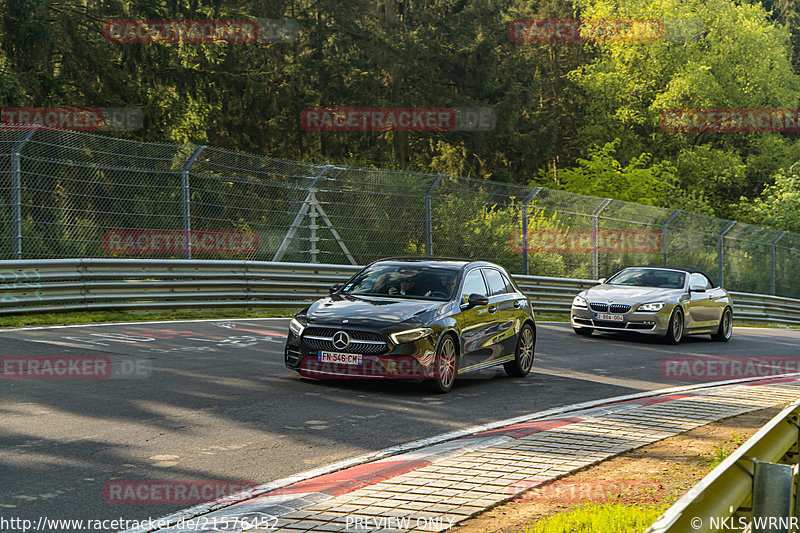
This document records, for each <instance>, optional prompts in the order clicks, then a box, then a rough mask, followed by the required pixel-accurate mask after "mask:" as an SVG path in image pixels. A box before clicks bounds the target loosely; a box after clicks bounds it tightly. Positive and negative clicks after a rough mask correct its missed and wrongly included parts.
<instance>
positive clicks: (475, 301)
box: [467, 292, 489, 307]
mask: <svg viewBox="0 0 800 533" xmlns="http://www.w3.org/2000/svg"><path fill="white" fill-rule="evenodd" d="M467 304H468V305H469V306H470V307H478V306H481V305H489V297H488V296H486V295H484V294H478V293H476V292H474V293H472V294H470V295H469V298H467Z"/></svg>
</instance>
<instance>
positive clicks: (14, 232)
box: [11, 127, 37, 259]
mask: <svg viewBox="0 0 800 533" xmlns="http://www.w3.org/2000/svg"><path fill="white" fill-rule="evenodd" d="M36 130H37V128H36V127H34V128H33V129H32V130H31V131H29V132H28V133H26V134H25V136H24V137H22V140H21V141H19V142H18V143H17V144H16V145H14V148H13V150H12V151H11V254H12V257H13V258H14V259H22V165H21V163H20V152H21V151H22V148H23V147H24V146H25V144H26V143H27V142H28V141H29V140H30V139H31V137H33V134H34V133H36Z"/></svg>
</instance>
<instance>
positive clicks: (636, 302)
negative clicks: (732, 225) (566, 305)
mask: <svg viewBox="0 0 800 533" xmlns="http://www.w3.org/2000/svg"><path fill="white" fill-rule="evenodd" d="M571 317H572V327H573V329H574V330H575V333H577V334H578V335H591V334H592V332H593V331H595V330H597V331H599V332H609V333H611V332H636V333H644V334H648V335H656V336H660V337H662V338H663V339H664V340H665V341H666V342H668V343H670V344H677V343H679V342H680V341H681V339H682V338H683V336H684V335H703V334H710V335H711V338H712V339H714V340H716V341H722V342H725V341H728V340H729V339H730V338H731V333H732V332H733V326H732V324H733V300H732V299H731V295H730V294H728V291H726V290H725V289H723V288H722V287H715V286H714V284H713V283H712V282H711V280H710V279H709V277H708V276H706V275H705V274H704V273H702V272H700V271H699V270H692V269H684V268H674V267H650V266H637V267H630V268H626V269H624V270H622V271H620V272H617V273H616V274H614V275H613V276H612V277H611V278H609V279H608V280H604V279H601V280H600V285H597V286H595V287H592V288H590V289H586V290H585V291H581V292H580V293H578V295H577V296H576V297H575V299H574V300H573V301H572V309H571Z"/></svg>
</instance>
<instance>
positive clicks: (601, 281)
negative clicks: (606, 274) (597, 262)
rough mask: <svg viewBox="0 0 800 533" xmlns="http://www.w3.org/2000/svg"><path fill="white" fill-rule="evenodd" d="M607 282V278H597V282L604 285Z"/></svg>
mask: <svg viewBox="0 0 800 533" xmlns="http://www.w3.org/2000/svg"><path fill="white" fill-rule="evenodd" d="M605 282H606V278H600V279H598V280H597V283H599V284H600V285H602V284H603V283H605Z"/></svg>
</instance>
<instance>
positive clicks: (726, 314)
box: [711, 307, 733, 342]
mask: <svg viewBox="0 0 800 533" xmlns="http://www.w3.org/2000/svg"><path fill="white" fill-rule="evenodd" d="M731 335H733V311H731V308H730V307H726V308H725V310H724V311H723V312H722V319H720V321H719V329H717V332H716V333H712V334H711V338H712V339H713V340H715V341H719V342H728V341H729V340H731Z"/></svg>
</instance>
